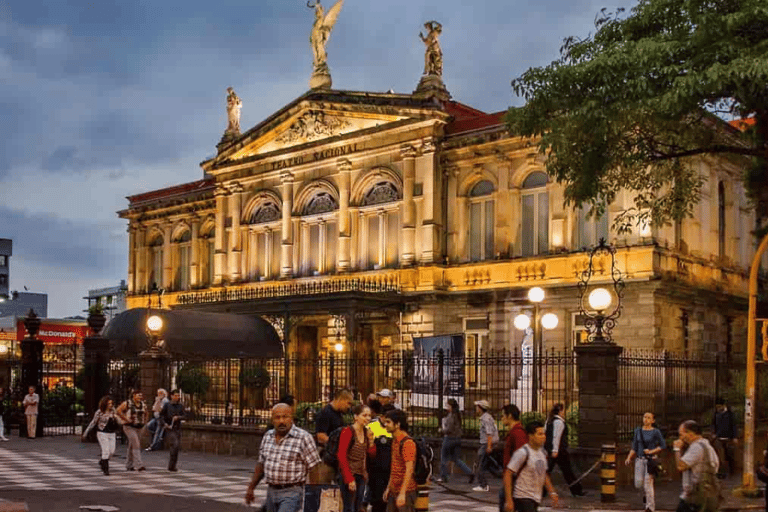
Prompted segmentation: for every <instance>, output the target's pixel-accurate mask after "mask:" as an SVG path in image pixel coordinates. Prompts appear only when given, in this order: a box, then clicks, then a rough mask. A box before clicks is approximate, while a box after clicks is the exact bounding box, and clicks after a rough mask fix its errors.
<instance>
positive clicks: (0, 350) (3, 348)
mask: <svg viewBox="0 0 768 512" xmlns="http://www.w3.org/2000/svg"><path fill="white" fill-rule="evenodd" d="M6 353H8V346H6V345H0V354H6Z"/></svg>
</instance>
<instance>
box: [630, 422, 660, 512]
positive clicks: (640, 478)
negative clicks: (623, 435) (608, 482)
mask: <svg viewBox="0 0 768 512" xmlns="http://www.w3.org/2000/svg"><path fill="white" fill-rule="evenodd" d="M655 421H656V416H655V415H654V414H653V413H652V412H646V413H645V414H643V425H642V426H641V427H637V428H636V429H635V435H634V436H633V437H632V449H631V450H630V451H629V454H628V455H627V460H625V461H624V464H626V465H627V466H629V464H630V463H631V462H632V459H634V458H635V457H637V458H636V459H635V488H637V489H643V492H644V494H643V503H644V504H645V512H656V492H655V490H654V488H653V482H654V479H655V477H656V475H654V474H652V471H653V470H651V471H649V469H648V464H649V463H650V464H651V467H654V466H656V465H657V464H658V462H657V458H658V455H659V452H661V450H663V449H665V448H666V447H667V445H666V443H665V442H664V436H663V435H662V433H661V431H660V430H659V429H658V428H656V426H655V425H654V422H655Z"/></svg>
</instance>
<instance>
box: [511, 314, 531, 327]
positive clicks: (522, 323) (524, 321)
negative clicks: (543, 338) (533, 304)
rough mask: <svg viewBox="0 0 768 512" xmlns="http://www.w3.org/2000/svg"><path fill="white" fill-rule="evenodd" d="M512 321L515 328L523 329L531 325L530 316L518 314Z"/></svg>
mask: <svg viewBox="0 0 768 512" xmlns="http://www.w3.org/2000/svg"><path fill="white" fill-rule="evenodd" d="M512 323H514V324H515V329H517V330H519V331H524V330H526V329H527V328H529V327H530V326H531V317H529V316H528V315H523V314H519V315H517V316H516V317H515V319H514V320H513V322H512Z"/></svg>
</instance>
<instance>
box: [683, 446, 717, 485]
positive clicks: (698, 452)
mask: <svg viewBox="0 0 768 512" xmlns="http://www.w3.org/2000/svg"><path fill="white" fill-rule="evenodd" d="M680 460H682V461H683V462H685V464H686V465H687V466H688V469H686V470H685V471H683V493H682V494H681V495H680V498H682V499H686V498H688V497H689V496H690V495H691V491H693V486H694V485H696V483H698V481H699V478H701V475H702V474H703V473H704V472H705V471H707V470H708V471H710V472H714V473H717V470H718V468H719V467H720V461H719V460H718V458H717V452H715V450H714V448H712V445H710V444H709V441H707V440H706V439H698V440H696V441H694V442H693V443H691V445H690V446H689V447H688V449H687V450H686V451H685V454H683V456H682V457H680ZM707 464H709V465H710V468H709V469H708V468H707Z"/></svg>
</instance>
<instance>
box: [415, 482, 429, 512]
mask: <svg viewBox="0 0 768 512" xmlns="http://www.w3.org/2000/svg"><path fill="white" fill-rule="evenodd" d="M414 509H415V510H416V512H427V511H428V510H429V484H422V485H419V486H418V488H417V489H416V505H415V507H414Z"/></svg>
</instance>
